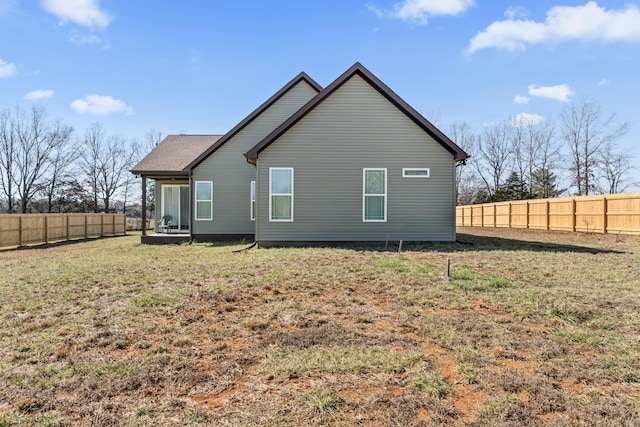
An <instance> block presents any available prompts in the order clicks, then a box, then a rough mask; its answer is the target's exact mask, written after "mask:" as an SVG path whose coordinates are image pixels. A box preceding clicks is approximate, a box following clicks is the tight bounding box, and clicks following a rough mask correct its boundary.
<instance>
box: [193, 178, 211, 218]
mask: <svg viewBox="0 0 640 427" xmlns="http://www.w3.org/2000/svg"><path fill="white" fill-rule="evenodd" d="M198 184H209V188H210V190H211V191H210V192H209V198H208V199H198ZM194 190H195V191H194V193H195V194H194V196H195V197H194V199H195V200H194V204H193V208H194V211H195V215H194V217H195V220H196V221H211V220H212V219H213V181H196V182H195V186H194ZM198 202H209V205H210V206H211V209H209V212H211V215H209V217H208V218H198Z"/></svg>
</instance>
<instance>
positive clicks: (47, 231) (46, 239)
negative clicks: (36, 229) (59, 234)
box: [44, 214, 49, 245]
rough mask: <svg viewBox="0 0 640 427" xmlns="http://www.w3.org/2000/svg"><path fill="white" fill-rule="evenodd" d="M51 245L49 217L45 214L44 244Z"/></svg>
mask: <svg viewBox="0 0 640 427" xmlns="http://www.w3.org/2000/svg"><path fill="white" fill-rule="evenodd" d="M48 243H49V217H48V216H47V214H44V244H45V245H46V244H48Z"/></svg>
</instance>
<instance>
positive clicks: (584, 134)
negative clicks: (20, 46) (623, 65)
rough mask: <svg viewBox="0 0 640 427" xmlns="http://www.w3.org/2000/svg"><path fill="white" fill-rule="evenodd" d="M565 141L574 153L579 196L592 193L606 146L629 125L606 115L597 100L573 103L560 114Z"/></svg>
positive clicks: (574, 170) (595, 186)
mask: <svg viewBox="0 0 640 427" xmlns="http://www.w3.org/2000/svg"><path fill="white" fill-rule="evenodd" d="M560 119H561V122H562V126H563V129H562V130H563V135H562V136H563V138H564V140H565V141H566V142H567V145H568V146H569V149H570V150H571V167H570V171H571V174H572V180H573V184H574V185H575V186H576V189H577V192H576V194H577V195H578V196H586V195H589V194H590V193H593V192H594V191H595V190H596V189H597V187H598V183H597V173H598V167H599V163H598V162H599V160H600V156H601V151H602V150H603V149H604V147H605V146H606V145H607V144H611V143H612V142H613V141H615V140H616V139H617V138H619V137H621V136H623V135H624V134H625V133H627V131H628V128H629V125H628V124H627V123H626V122H625V123H618V122H617V120H616V118H615V115H613V114H612V115H610V116H604V115H603V113H602V109H601V108H600V106H599V105H598V104H596V103H595V102H594V101H583V102H581V103H580V104H577V105H576V104H571V105H570V106H569V107H567V108H566V109H565V110H564V111H562V113H561V114H560Z"/></svg>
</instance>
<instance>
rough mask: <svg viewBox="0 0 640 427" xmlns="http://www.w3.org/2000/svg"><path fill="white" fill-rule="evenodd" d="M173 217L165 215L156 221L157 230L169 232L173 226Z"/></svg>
mask: <svg viewBox="0 0 640 427" xmlns="http://www.w3.org/2000/svg"><path fill="white" fill-rule="evenodd" d="M174 227H175V226H174V225H173V217H172V216H171V215H165V216H163V217H162V218H160V221H158V230H160V232H161V233H162V230H165V231H166V232H167V233H171V229H172V228H174Z"/></svg>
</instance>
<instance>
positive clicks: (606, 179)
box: [599, 143, 636, 194]
mask: <svg viewBox="0 0 640 427" xmlns="http://www.w3.org/2000/svg"><path fill="white" fill-rule="evenodd" d="M599 164H600V171H601V178H602V188H601V191H602V192H603V193H608V194H617V193H623V192H624V191H625V190H626V189H627V188H629V187H632V186H634V185H636V183H634V182H632V181H630V177H629V175H630V172H631V171H632V169H633V167H632V166H631V161H630V160H629V156H628V155H626V154H624V153H620V152H617V151H616V150H615V147H614V145H613V144H612V143H607V144H605V145H604V147H602V150H600V152H599Z"/></svg>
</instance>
